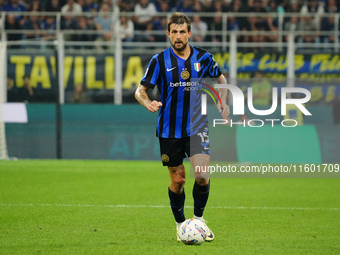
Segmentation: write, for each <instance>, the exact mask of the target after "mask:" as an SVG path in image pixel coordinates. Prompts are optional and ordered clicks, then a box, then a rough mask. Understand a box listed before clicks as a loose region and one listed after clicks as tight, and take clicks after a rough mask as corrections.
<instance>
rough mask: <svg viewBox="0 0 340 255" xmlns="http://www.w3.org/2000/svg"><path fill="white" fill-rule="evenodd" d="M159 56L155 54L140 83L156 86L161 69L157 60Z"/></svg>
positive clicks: (151, 86)
mask: <svg viewBox="0 0 340 255" xmlns="http://www.w3.org/2000/svg"><path fill="white" fill-rule="evenodd" d="M157 56H158V55H155V56H154V57H153V58H152V59H151V60H150V63H149V65H148V68H147V69H146V71H145V74H144V77H143V78H142V80H141V82H140V84H142V85H143V86H146V87H149V88H154V87H155V86H156V84H157V81H158V77H159V73H160V69H159V63H158V60H157Z"/></svg>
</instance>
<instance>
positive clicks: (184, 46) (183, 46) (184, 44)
mask: <svg viewBox="0 0 340 255" xmlns="http://www.w3.org/2000/svg"><path fill="white" fill-rule="evenodd" d="M177 42H181V43H182V46H180V47H177V46H176V41H175V43H173V44H172V47H173V48H174V49H175V50H176V51H179V52H181V51H183V50H184V49H185V48H186V47H187V45H188V43H183V42H182V41H177Z"/></svg>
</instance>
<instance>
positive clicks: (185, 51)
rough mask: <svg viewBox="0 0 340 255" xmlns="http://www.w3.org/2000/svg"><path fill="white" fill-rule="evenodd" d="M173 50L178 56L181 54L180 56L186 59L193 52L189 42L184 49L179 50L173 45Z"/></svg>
mask: <svg viewBox="0 0 340 255" xmlns="http://www.w3.org/2000/svg"><path fill="white" fill-rule="evenodd" d="M172 50H173V52H174V53H175V54H176V55H177V56H179V57H180V58H183V59H185V60H186V59H188V57H189V56H190V53H191V49H190V45H189V44H187V46H186V47H185V49H184V50H182V51H177V50H175V49H174V47H172Z"/></svg>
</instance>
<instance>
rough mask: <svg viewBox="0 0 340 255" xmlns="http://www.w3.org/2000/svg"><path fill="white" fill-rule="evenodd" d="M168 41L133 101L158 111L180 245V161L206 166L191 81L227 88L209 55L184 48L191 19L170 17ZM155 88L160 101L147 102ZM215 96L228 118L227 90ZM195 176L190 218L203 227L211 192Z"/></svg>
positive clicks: (204, 132) (205, 176) (203, 175)
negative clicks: (213, 82)
mask: <svg viewBox="0 0 340 255" xmlns="http://www.w3.org/2000/svg"><path fill="white" fill-rule="evenodd" d="M167 35H168V37H169V39H170V42H171V47H170V48H168V49H166V50H164V51H163V52H161V53H159V54H156V55H155V56H153V58H152V59H151V61H150V63H149V66H148V68H147V70H146V73H145V75H144V77H143V79H142V81H141V83H140V85H139V86H138V88H137V90H136V92H135V97H136V99H137V101H138V102H139V103H140V104H141V105H143V106H144V107H145V108H146V109H148V110H149V111H150V112H156V111H158V110H159V115H158V123H157V131H156V133H157V136H158V137H159V142H160V150H161V159H162V162H163V166H167V167H168V170H169V174H170V185H169V188H168V192H169V198H170V206H171V209H172V212H173V215H174V217H175V220H176V224H177V225H176V231H177V241H179V237H178V231H179V227H180V225H181V223H182V222H183V221H185V216H184V201H185V192H184V184H185V181H186V175H185V168H184V165H183V159H184V158H185V157H186V156H188V157H189V159H190V163H191V165H192V167H193V169H196V166H199V167H207V166H208V165H209V160H210V148H209V138H208V123H207V116H205V115H202V114H201V100H200V99H201V97H200V94H199V93H200V92H201V91H202V90H198V85H197V83H196V82H193V81H194V80H197V79H201V80H202V79H204V78H206V77H207V78H208V77H211V78H216V79H217V81H218V83H219V84H222V83H225V84H226V79H225V77H224V76H223V75H222V74H221V71H220V68H219V67H218V65H217V63H216V62H215V60H214V59H213V57H212V55H211V54H210V53H208V52H207V51H206V50H203V49H200V48H198V47H193V46H191V45H189V44H188V41H189V38H190V35H191V30H190V19H189V18H188V17H187V16H186V15H185V14H183V13H174V14H173V15H172V16H171V18H170V19H169V21H168V31H167ZM156 85H157V87H158V90H159V92H160V101H156V100H154V101H151V100H150V99H149V97H148V95H147V91H148V90H149V89H150V88H154V87H155V86H156ZM196 86H197V87H196ZM193 92H194V93H193ZM219 94H220V98H221V102H222V105H221V103H218V105H217V108H218V110H219V112H220V113H221V114H222V117H223V118H227V117H228V115H229V107H228V105H227V104H226V100H227V90H226V89H220V91H219ZM194 175H195V183H194V187H193V198H194V218H195V219H199V220H201V221H202V222H203V223H204V224H205V220H204V219H203V211H204V208H205V206H206V203H207V200H208V196H209V190H210V180H209V173H208V172H203V171H197V172H196V171H194ZM205 226H206V224H205ZM206 229H207V238H206V241H212V240H214V238H215V236H214V234H213V232H212V231H211V230H210V229H209V228H208V227H207V226H206Z"/></svg>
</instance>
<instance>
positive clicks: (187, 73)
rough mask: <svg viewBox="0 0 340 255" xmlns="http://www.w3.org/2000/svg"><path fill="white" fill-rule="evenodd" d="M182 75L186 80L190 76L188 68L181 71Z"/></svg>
mask: <svg viewBox="0 0 340 255" xmlns="http://www.w3.org/2000/svg"><path fill="white" fill-rule="evenodd" d="M181 77H182V79H183V80H186V79H188V78H189V77H190V73H189V72H188V71H187V70H183V71H182V72H181Z"/></svg>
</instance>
